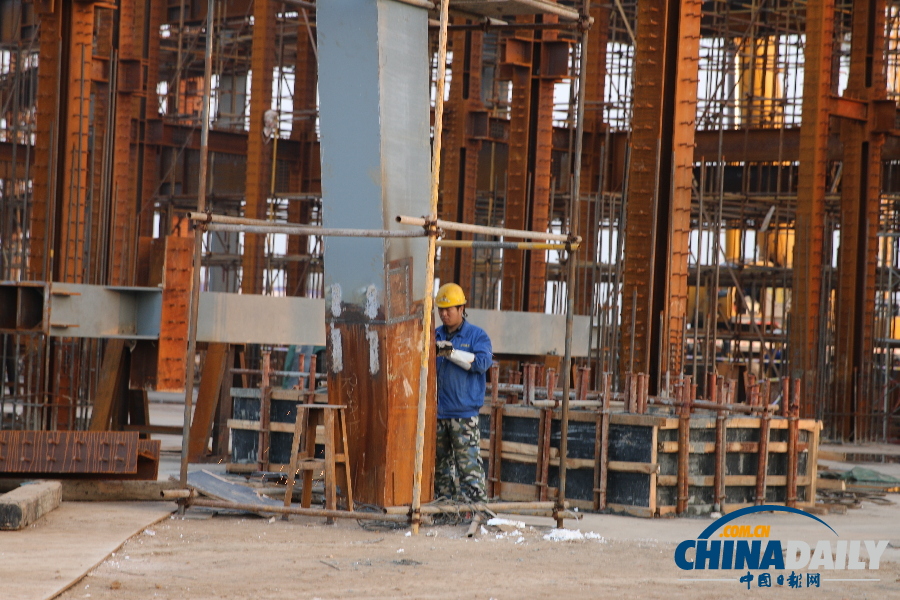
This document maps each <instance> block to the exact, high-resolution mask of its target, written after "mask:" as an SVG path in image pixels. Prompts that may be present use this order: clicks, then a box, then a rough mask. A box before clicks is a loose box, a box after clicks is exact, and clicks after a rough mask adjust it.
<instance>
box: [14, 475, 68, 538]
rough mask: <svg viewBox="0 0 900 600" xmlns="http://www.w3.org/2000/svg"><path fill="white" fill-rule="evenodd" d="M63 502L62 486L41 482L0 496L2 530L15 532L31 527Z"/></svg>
mask: <svg viewBox="0 0 900 600" xmlns="http://www.w3.org/2000/svg"><path fill="white" fill-rule="evenodd" d="M60 502H62V484H61V483H60V482H58V481H40V482H36V483H30V484H28V485H23V486H21V487H19V488H16V489H14V490H12V491H10V492H7V493H5V494H3V495H2V496H0V529H7V530H15V529H22V528H23V527H27V526H28V525H31V524H32V523H34V522H35V521H37V520H38V519H40V518H41V517H43V516H44V515H45V514H47V513H49V512H50V511H52V510H54V509H56V508H57V507H58V506H59V503H60Z"/></svg>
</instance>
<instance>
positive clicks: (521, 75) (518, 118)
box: [501, 15, 568, 312]
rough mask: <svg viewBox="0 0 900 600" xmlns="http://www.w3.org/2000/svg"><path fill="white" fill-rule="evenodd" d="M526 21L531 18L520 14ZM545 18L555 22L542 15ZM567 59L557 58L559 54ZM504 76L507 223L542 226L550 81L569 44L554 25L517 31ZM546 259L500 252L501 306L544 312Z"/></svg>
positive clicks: (546, 210)
mask: <svg viewBox="0 0 900 600" xmlns="http://www.w3.org/2000/svg"><path fill="white" fill-rule="evenodd" d="M522 19H524V21H523V22H530V20H531V19H533V17H524V18H522ZM543 19H544V21H543V22H555V19H556V18H555V17H553V16H547V15H545V16H544V17H543ZM562 52H564V53H565V56H566V58H564V59H562V60H561V61H560V54H561V53H562ZM503 56H504V60H503V69H504V71H505V73H506V74H505V75H504V76H509V78H510V79H511V80H512V84H513V99H512V107H511V116H510V124H509V130H510V131H509V141H508V143H509V159H508V167H507V176H508V189H507V199H506V224H505V225H506V227H508V228H511V229H528V230H532V231H546V230H547V228H548V224H549V220H550V211H551V209H552V207H551V206H550V185H551V172H550V171H551V157H552V151H553V126H552V112H553V85H554V83H555V82H556V81H557V80H558V79H559V78H561V77H565V76H566V74H567V67H568V58H567V57H568V44H567V43H565V42H559V41H557V40H556V32H555V31H553V30H549V29H548V30H541V31H537V32H524V31H518V32H517V33H516V36H515V37H510V38H507V39H506V43H505V46H504V51H503ZM546 283H547V261H546V253H545V252H544V251H527V252H523V253H514V252H512V253H508V254H505V255H504V260H503V273H502V288H503V295H502V298H501V308H503V309H504V310H522V311H526V312H528V311H531V312H534V311H537V312H543V311H544V309H545V306H544V304H545V296H546Z"/></svg>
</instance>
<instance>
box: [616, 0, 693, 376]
mask: <svg viewBox="0 0 900 600" xmlns="http://www.w3.org/2000/svg"><path fill="white" fill-rule="evenodd" d="M700 4H701V3H700V2H699V1H698V0H685V1H682V2H676V0H668V1H665V0H640V1H639V2H638V24H637V49H636V50H635V52H636V54H635V74H634V82H635V83H634V98H635V99H634V126H633V131H634V133H633V137H632V154H631V167H630V169H631V170H630V173H629V190H628V206H627V207H626V211H627V231H626V238H625V257H626V258H625V281H624V298H625V302H626V306H625V310H623V330H624V331H625V334H624V335H623V336H622V340H623V351H622V356H623V357H632V356H633V357H634V359H633V362H632V363H631V364H630V365H628V367H627V368H626V370H627V371H632V372H644V373H648V374H649V375H650V377H651V385H652V386H653V389H656V386H657V382H658V380H659V378H660V377H662V376H663V374H664V373H665V372H666V371H669V372H673V373H679V372H680V371H681V366H682V364H681V363H682V360H683V357H682V350H681V349H682V337H683V329H684V319H685V314H686V312H687V258H688V241H689V235H690V203H691V177H692V167H693V156H694V131H695V122H694V120H695V115H696V106H697V81H698V77H697V71H698V63H699V48H700V44H699V42H700V14H701V10H700ZM670 115H671V116H670ZM628 304H635V306H628ZM632 314H633V315H634V318H633V319H632ZM661 315H662V318H661ZM660 328H662V331H660ZM632 330H633V332H634V335H631V331H632ZM632 340H633V342H632ZM632 343H633V344H634V345H633V347H632ZM661 343H662V344H663V345H664V347H660V344H661ZM625 360H626V361H627V360H629V358H626V359H625Z"/></svg>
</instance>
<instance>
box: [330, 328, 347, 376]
mask: <svg viewBox="0 0 900 600" xmlns="http://www.w3.org/2000/svg"><path fill="white" fill-rule="evenodd" d="M343 370H344V351H343V348H342V347H341V330H340V329H338V328H337V327H334V326H332V327H331V372H332V373H340V372H341V371H343Z"/></svg>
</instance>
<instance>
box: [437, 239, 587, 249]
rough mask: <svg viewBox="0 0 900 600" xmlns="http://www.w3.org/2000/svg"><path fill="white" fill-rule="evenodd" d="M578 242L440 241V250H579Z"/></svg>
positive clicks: (438, 243)
mask: <svg viewBox="0 0 900 600" xmlns="http://www.w3.org/2000/svg"><path fill="white" fill-rule="evenodd" d="M580 245H581V244H579V243H578V242H572V243H571V244H570V243H567V242H566V243H562V244H550V243H546V242H490V241H486V240H438V241H437V246H438V248H474V249H476V250H479V249H488V250H493V249H502V250H578V247H579V246H580Z"/></svg>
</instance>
